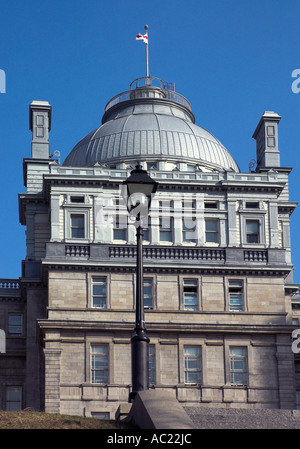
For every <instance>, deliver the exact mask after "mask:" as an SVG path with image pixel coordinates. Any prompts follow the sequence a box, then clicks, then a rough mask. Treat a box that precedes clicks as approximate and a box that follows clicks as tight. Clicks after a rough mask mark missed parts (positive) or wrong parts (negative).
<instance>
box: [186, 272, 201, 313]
mask: <svg viewBox="0 0 300 449" xmlns="http://www.w3.org/2000/svg"><path fill="white" fill-rule="evenodd" d="M183 305H184V309H185V310H197V308H198V281H197V280H196V279H184V280H183Z"/></svg>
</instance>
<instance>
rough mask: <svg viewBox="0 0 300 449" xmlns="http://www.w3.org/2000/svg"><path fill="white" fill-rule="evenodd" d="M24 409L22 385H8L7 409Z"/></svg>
mask: <svg viewBox="0 0 300 449" xmlns="http://www.w3.org/2000/svg"><path fill="white" fill-rule="evenodd" d="M21 409H22V387H7V389H6V410H7V411H12V412H13V411H19V410H21Z"/></svg>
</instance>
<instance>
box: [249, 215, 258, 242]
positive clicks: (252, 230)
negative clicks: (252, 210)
mask: <svg viewBox="0 0 300 449" xmlns="http://www.w3.org/2000/svg"><path fill="white" fill-rule="evenodd" d="M259 241H260V239H259V220H246V242H247V243H259Z"/></svg>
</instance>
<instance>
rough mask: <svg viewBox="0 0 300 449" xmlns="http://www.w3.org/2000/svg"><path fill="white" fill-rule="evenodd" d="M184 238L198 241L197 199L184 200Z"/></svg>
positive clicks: (187, 240) (189, 240)
mask: <svg viewBox="0 0 300 449" xmlns="http://www.w3.org/2000/svg"><path fill="white" fill-rule="evenodd" d="M182 212H183V219H182V240H183V242H195V241H196V216H195V215H196V201H195V200H192V201H191V200H190V201H187V200H185V201H182Z"/></svg>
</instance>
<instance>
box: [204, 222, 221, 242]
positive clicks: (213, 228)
mask: <svg viewBox="0 0 300 449" xmlns="http://www.w3.org/2000/svg"><path fill="white" fill-rule="evenodd" d="M205 240H206V242H210V243H218V242H219V232H218V221H217V220H205Z"/></svg>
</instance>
